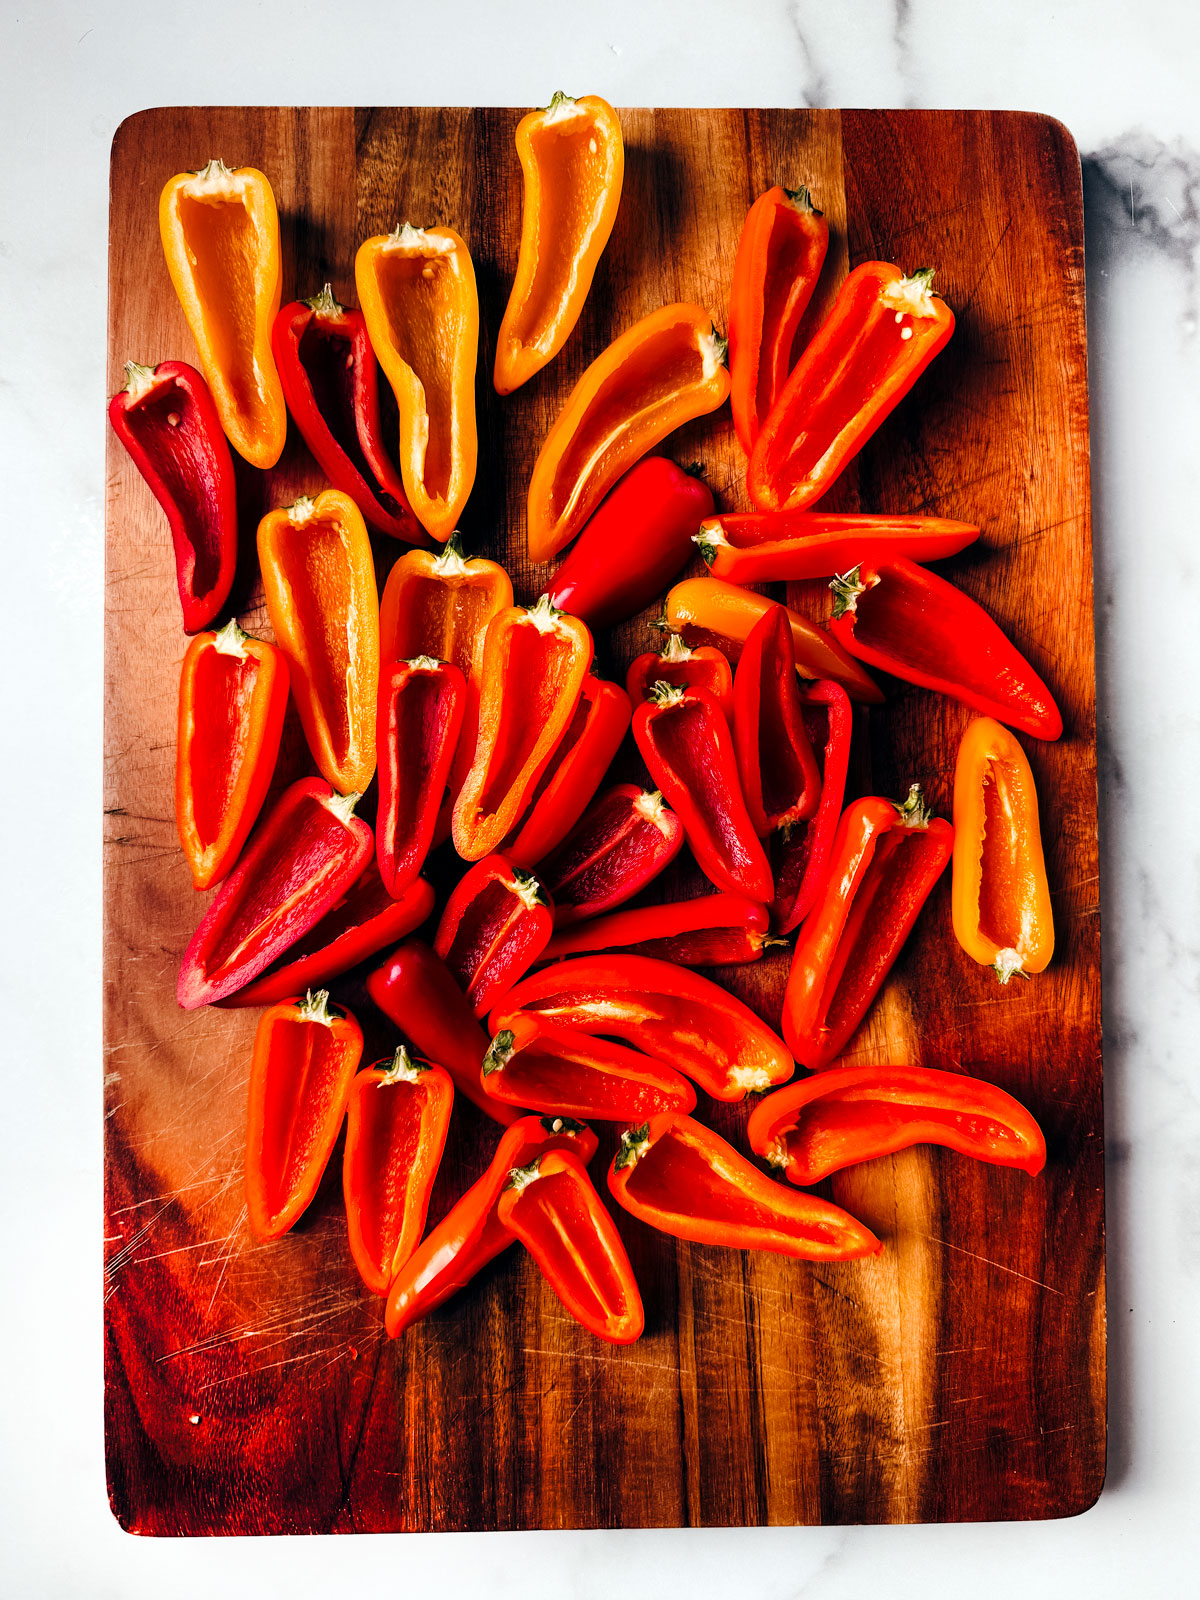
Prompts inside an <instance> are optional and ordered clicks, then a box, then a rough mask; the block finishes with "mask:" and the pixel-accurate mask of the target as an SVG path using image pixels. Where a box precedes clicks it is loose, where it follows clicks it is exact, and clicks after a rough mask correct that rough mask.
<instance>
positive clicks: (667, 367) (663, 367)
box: [528, 305, 729, 562]
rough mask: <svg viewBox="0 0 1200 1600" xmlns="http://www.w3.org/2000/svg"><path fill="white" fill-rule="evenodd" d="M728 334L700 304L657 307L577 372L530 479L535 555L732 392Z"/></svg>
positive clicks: (576, 526)
mask: <svg viewBox="0 0 1200 1600" xmlns="http://www.w3.org/2000/svg"><path fill="white" fill-rule="evenodd" d="M725 348H726V347H725V340H724V339H722V338H721V337H720V335H719V334H718V333H717V331H716V328H715V327H714V326H713V320H712V318H711V316H710V315H709V313H708V312H707V311H705V310H704V309H703V307H702V306H696V305H672V306H663V307H662V308H661V309H660V310H658V311H652V312H651V313H650V315H649V316H648V317H643V318H642V320H641V321H640V322H637V323H635V324H634V325H633V327H632V328H629V329H628V330H627V331H626V332H625V333H623V334H622V335H621V336H620V338H619V339H616V340H614V341H613V343H612V344H610V345H609V347H608V349H607V350H605V351H604V352H603V354H602V355H599V356H597V358H596V359H595V361H593V362H592V364H591V366H590V367H589V368H588V369H587V371H586V372H585V373H584V375H583V377H582V378H580V380H579V382H578V383H577V384H576V385H575V387H574V389H572V391H571V393H570V395H569V396H568V398H567V403H566V405H565V406H564V407H563V409H562V411H561V412H560V413H559V416H558V420H557V421H556V422H555V424H554V426H553V427H552V428H551V429H550V432H549V433H548V434H547V435H546V439H545V442H544V444H543V445H542V448H541V451H540V452H539V454H538V458H537V461H536V462H535V463H534V468H533V476H532V477H531V479H530V481H529V514H528V534H529V559H530V560H531V561H534V562H541V561H549V560H550V558H551V556H553V555H554V554H555V553H556V552H557V551H559V550H561V549H562V548H563V546H564V545H567V544H570V542H571V540H572V539H573V538H574V537H575V535H576V534H577V533H578V532H579V530H580V529H581V528H582V527H583V525H584V523H585V522H586V521H587V520H588V518H589V517H590V516H591V514H592V512H593V511H595V509H596V507H597V506H598V505H599V504H600V502H601V500H603V499H604V496H605V495H606V494H607V493H608V491H609V490H610V489H611V488H612V486H613V484H614V483H616V481H617V479H618V478H620V477H621V475H622V474H623V473H625V472H628V471H629V469H630V467H632V466H633V464H634V462H635V461H638V460H640V459H641V457H642V456H644V455H645V454H646V452H647V451H648V450H652V449H653V448H654V446H655V445H656V444H658V443H659V442H660V441H661V440H662V439H665V438H666V436H667V434H669V433H672V432H674V430H675V429H676V428H679V427H682V426H683V424H684V423H685V422H690V421H691V420H692V418H693V417H702V416H704V415H706V414H707V413H708V412H710V411H715V410H716V409H717V407H718V406H719V405H720V404H721V403H722V401H723V400H724V399H725V398H726V396H727V395H728V393H729V373H728V372H727V371H726V368H725Z"/></svg>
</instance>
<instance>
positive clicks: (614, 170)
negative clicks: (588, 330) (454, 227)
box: [495, 93, 625, 394]
mask: <svg viewBox="0 0 1200 1600" xmlns="http://www.w3.org/2000/svg"><path fill="white" fill-rule="evenodd" d="M516 144H517V155H518V157H519V158H520V162H521V171H522V173H523V174H524V177H525V203H524V209H523V211H522V215H521V250H520V254H519V255H518V257H517V272H516V276H515V278H514V279H513V286H512V291H511V293H510V294H509V297H508V304H507V306H506V307H505V308H504V318H503V320H502V321H501V323H500V332H499V333H498V334H497V335H496V369H495V385H496V393H497V394H511V393H512V391H513V390H514V389H518V388H520V386H521V385H522V384H523V383H526V382H528V380H529V379H530V378H532V377H533V375H534V373H535V372H540V371H541V370H542V368H543V367H544V366H545V365H546V363H547V362H548V361H552V360H553V359H554V357H555V356H556V355H557V354H558V352H559V351H560V350H561V349H562V347H563V345H564V344H566V342H567V340H568V339H569V338H570V336H571V332H572V329H573V328H574V327H575V324H576V323H577V322H578V321H579V313H580V312H581V311H582V310H583V303H584V301H585V300H586V299H587V296H588V290H589V289H590V288H591V287H592V277H593V275H594V273H595V271H596V266H597V263H598V262H599V260H600V257H601V256H602V255H603V253H604V247H605V245H606V244H607V243H608V239H609V235H610V234H611V233H612V228H613V223H614V222H615V221H616V217H617V207H618V206H619V205H620V203H621V183H622V179H623V178H624V175H625V146H624V143H623V141H622V139H621V124H620V122H619V121H618V120H617V113H616V112H615V111H614V110H613V108H612V107H611V106H610V105H609V103H608V101H607V100H602V99H601V98H600V96H599V95H598V94H585V95H582V96H581V97H580V98H579V99H578V100H573V99H572V98H571V96H570V95H566V94H562V93H559V94H556V95H555V96H554V98H553V99H552V100H551V101H550V104H549V105H548V106H544V107H543V108H542V109H541V110H540V111H531V112H530V113H529V115H528V116H525V117H522V118H521V120H520V122H518V124H517V132H516Z"/></svg>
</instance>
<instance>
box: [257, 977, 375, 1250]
mask: <svg viewBox="0 0 1200 1600" xmlns="http://www.w3.org/2000/svg"><path fill="white" fill-rule="evenodd" d="M362 1048H363V1036H362V1029H361V1028H360V1027H359V1025H358V1023H357V1022H356V1021H355V1019H354V1017H352V1016H351V1015H350V1013H349V1012H348V1011H343V1010H341V1009H340V1008H339V1007H337V1006H330V1004H329V996H328V994H326V993H325V991H324V990H323V989H322V990H319V991H318V992H317V993H315V994H314V993H312V992H311V991H310V992H309V993H308V994H307V995H306V996H305V998H304V999H303V1000H296V999H291V1000H283V1001H281V1002H280V1003H279V1004H278V1005H273V1006H272V1007H271V1008H270V1010H269V1011H264V1012H263V1014H262V1017H261V1018H260V1019H259V1024H258V1031H257V1033H256V1034H255V1036H254V1055H253V1057H252V1059H251V1063H250V1101H249V1108H248V1111H247V1116H246V1215H247V1219H248V1220H249V1223H250V1231H251V1233H252V1234H253V1235H254V1237H255V1238H256V1239H278V1238H280V1237H281V1235H283V1234H285V1233H286V1232H287V1231H288V1229H289V1228H290V1227H291V1226H292V1224H293V1223H294V1222H295V1221H296V1219H297V1218H298V1217H299V1216H301V1215H302V1214H303V1212H304V1211H305V1209H306V1208H307V1207H308V1205H309V1203H310V1201H311V1200H312V1198H313V1196H314V1195H315V1194H316V1192H317V1189H318V1187H319V1185H320V1182H321V1177H322V1174H323V1173H324V1171H325V1167H326V1163H327V1162H328V1160H329V1157H330V1155H331V1154H332V1153H333V1147H334V1144H335V1143H336V1142H337V1136H338V1131H339V1130H340V1128H341V1126H342V1118H343V1117H344V1116H345V1114H346V1101H347V1100H348V1099H349V1097H350V1085H351V1084H352V1083H353V1082H354V1074H355V1072H357V1070H358V1063H359V1060H360V1059H361V1057H362Z"/></svg>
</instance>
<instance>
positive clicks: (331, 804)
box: [321, 789, 362, 827]
mask: <svg viewBox="0 0 1200 1600" xmlns="http://www.w3.org/2000/svg"><path fill="white" fill-rule="evenodd" d="M361 799H362V795H361V794H360V793H359V791H358V790H357V789H351V791H350V793H349V794H338V793H337V792H336V790H335V791H334V793H333V794H331V795H330V796H329V798H328V799H325V798H322V800H321V804H322V805H323V806H324V807H325V809H326V811H332V812H333V814H334V816H335V817H336V818H337V819H338V821H339V822H341V823H343V824H345V826H346V827H349V826H350V819H351V817H352V816H353V815H354V808H355V806H356V805H357V804H358V802H359V801H360V800H361Z"/></svg>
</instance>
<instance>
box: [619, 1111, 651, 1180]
mask: <svg viewBox="0 0 1200 1600" xmlns="http://www.w3.org/2000/svg"><path fill="white" fill-rule="evenodd" d="M649 1148H650V1124H649V1123H648V1122H643V1123H642V1125H641V1127H640V1128H626V1129H625V1132H624V1133H623V1134H622V1135H621V1148H620V1149H619V1150H618V1151H617V1153H616V1155H615V1156H614V1157H613V1168H614V1169H615V1171H617V1172H621V1171H623V1170H624V1169H625V1168H626V1167H634V1166H636V1165H637V1163H638V1162H639V1161H640V1160H641V1159H642V1157H643V1156H644V1155H645V1154H646V1151H647V1150H649Z"/></svg>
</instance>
